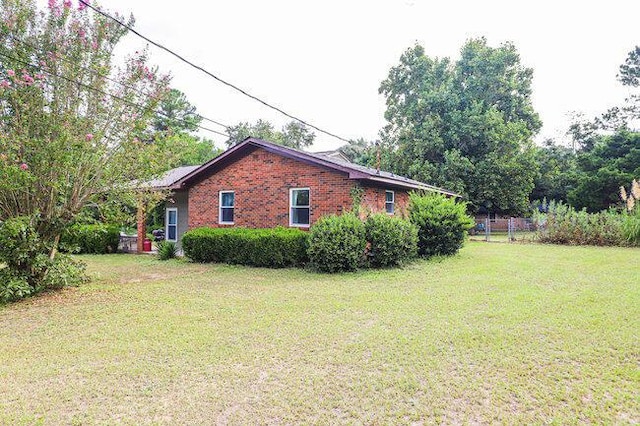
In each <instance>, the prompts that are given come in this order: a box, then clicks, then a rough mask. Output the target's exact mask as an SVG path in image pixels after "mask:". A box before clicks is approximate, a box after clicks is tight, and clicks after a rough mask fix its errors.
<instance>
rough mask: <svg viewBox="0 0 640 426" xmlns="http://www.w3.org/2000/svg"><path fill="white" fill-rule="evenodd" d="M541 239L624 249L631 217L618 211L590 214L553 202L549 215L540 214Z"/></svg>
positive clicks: (627, 243)
mask: <svg viewBox="0 0 640 426" xmlns="http://www.w3.org/2000/svg"><path fill="white" fill-rule="evenodd" d="M534 216H535V220H536V222H537V225H538V235H537V238H538V240H539V241H541V242H543V243H551V244H567V245H592V246H624V245H630V244H632V241H631V240H629V239H628V238H626V236H625V234H626V231H625V229H626V226H627V225H626V218H627V215H624V214H621V213H619V212H616V211H615V210H608V211H602V212H599V213H587V211H586V210H584V209H583V210H576V209H574V208H573V207H571V206H568V205H566V204H563V203H561V202H555V201H551V202H550V203H549V207H548V209H547V213H536V214H535V215H534Z"/></svg>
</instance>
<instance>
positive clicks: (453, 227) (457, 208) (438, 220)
mask: <svg viewBox="0 0 640 426" xmlns="http://www.w3.org/2000/svg"><path fill="white" fill-rule="evenodd" d="M466 210H467V206H466V203H456V201H455V199H454V198H447V197H445V196H444V195H441V194H429V195H419V194H415V193H413V194H411V195H410V203H409V220H410V221H411V223H413V224H414V225H415V226H416V227H417V228H418V254H419V255H420V256H425V257H430V256H436V255H452V254H455V253H457V252H458V250H460V248H461V247H462V244H463V242H464V238H465V235H466V233H467V231H468V230H469V229H471V228H472V227H473V226H474V225H475V223H474V221H473V219H472V218H471V217H469V216H468V215H467V211H466Z"/></svg>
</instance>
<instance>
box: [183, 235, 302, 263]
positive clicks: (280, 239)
mask: <svg viewBox="0 0 640 426" xmlns="http://www.w3.org/2000/svg"><path fill="white" fill-rule="evenodd" d="M307 240H308V234H307V233H306V232H303V231H301V230H299V229H292V228H291V229H290V228H282V227H278V228H273V229H247V228H207V227H204V228H196V229H193V230H191V231H188V232H186V233H185V234H184V235H183V236H182V249H183V250H184V254H185V256H187V257H188V258H190V259H191V260H193V261H194V262H203V263H204V262H223V263H231V264H240V265H250V266H261V267H267V268H284V267H288V266H301V265H304V264H305V263H306V262H307V260H308V257H307V244H308V243H307Z"/></svg>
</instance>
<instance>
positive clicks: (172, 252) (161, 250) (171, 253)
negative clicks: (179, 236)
mask: <svg viewBox="0 0 640 426" xmlns="http://www.w3.org/2000/svg"><path fill="white" fill-rule="evenodd" d="M177 254H178V246H177V245H176V243H174V242H173V241H160V242H159V243H158V259H160V260H169V259H173V258H175V257H176V255H177Z"/></svg>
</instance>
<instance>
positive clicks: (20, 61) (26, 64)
mask: <svg viewBox="0 0 640 426" xmlns="http://www.w3.org/2000/svg"><path fill="white" fill-rule="evenodd" d="M0 56H3V57H5V58H7V59H10V60H12V61H16V62H18V63H21V64H23V65H25V66H27V67H31V68H34V69H37V70H40V71H42V72H44V73H46V74H49V75H51V76H54V77H58V78H61V79H63V80H66V81H68V82H69V83H74V84H76V85H78V86H82V87H84V88H86V89H89V90H92V91H94V92H97V93H100V94H102V95H105V96H110V97H112V98H114V99H117V100H119V101H121V102H124V103H125V104H128V105H130V106H134V107H137V108H141V109H143V110H144V108H145V107H144V105H140V104H137V103H135V102H131V101H128V100H126V99H124V98H121V97H120V96H117V95H114V94H113V93H109V92H105V91H103V90H100V89H97V88H95V87H92V86H89V85H88V84H85V83H82V82H81V81H77V80H73V79H71V78H69V77H66V76H64V75H61V74H57V73H54V72H51V71H48V70H45V69H42V68H41V67H39V66H37V65H34V64H32V63H29V62H26V61H23V60H22V59H18V58H15V57H13V56H10V55H7V54H5V53H2V52H0ZM146 96H148V95H146ZM148 97H150V96H148ZM156 113H157V114H159V115H162V116H163V117H166V118H172V119H176V120H179V121H182V122H183V123H185V124H192V123H188V122H187V121H186V120H183V119H180V118H177V117H170V116H169V115H167V114H164V113H162V112H159V111H156ZM197 127H198V128H199V129H202V130H206V131H209V132H211V133H215V134H217V135H220V136H225V137H229V135H228V134H226V133H222V132H218V131H217V130H213V129H209V128H208V127H204V126H200V125H198V126H197Z"/></svg>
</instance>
